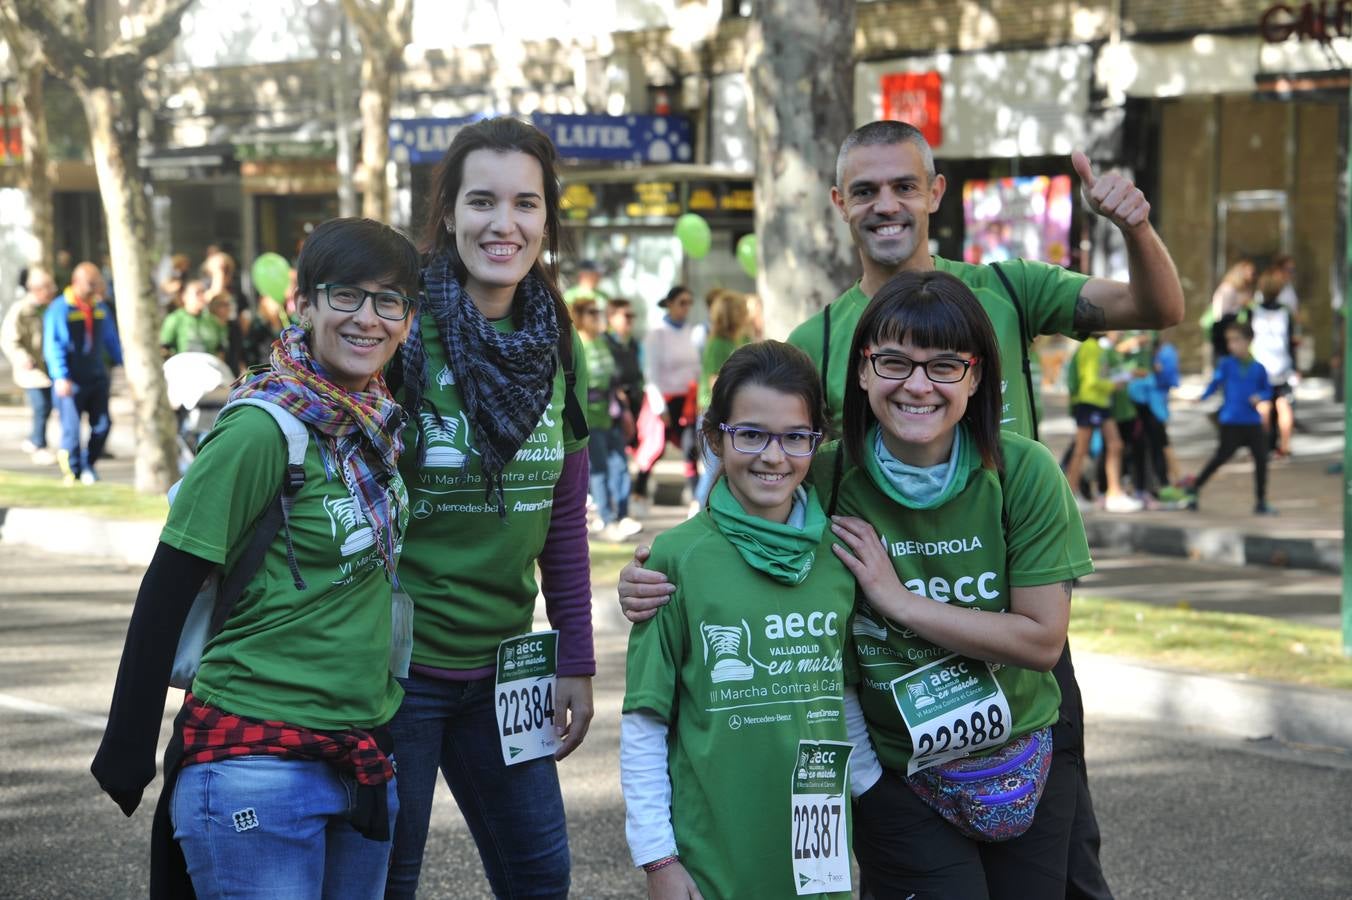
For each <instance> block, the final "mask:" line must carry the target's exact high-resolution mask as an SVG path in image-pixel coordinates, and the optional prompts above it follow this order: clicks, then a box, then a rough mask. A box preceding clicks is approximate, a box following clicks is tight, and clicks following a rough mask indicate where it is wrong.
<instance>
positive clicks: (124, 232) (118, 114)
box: [76, 66, 178, 493]
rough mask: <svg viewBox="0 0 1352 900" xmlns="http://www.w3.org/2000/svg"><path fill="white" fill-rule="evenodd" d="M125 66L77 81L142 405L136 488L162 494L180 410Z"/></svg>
mask: <svg viewBox="0 0 1352 900" xmlns="http://www.w3.org/2000/svg"><path fill="white" fill-rule="evenodd" d="M108 68H109V70H112V69H113V67H112V66H109V67H108ZM120 69H121V70H119V71H109V72H108V81H107V83H106V84H103V85H100V86H87V85H83V84H80V83H77V84H76V90H77V91H78V93H79V95H80V99H81V101H82V102H83V104H84V108H85V118H86V119H87V120H88V122H89V141H90V146H91V149H92V150H93V154H94V168H95V171H96V172H97V173H98V178H99V193H100V194H101V195H102V198H103V210H104V215H105V217H106V218H107V222H108V249H109V254H110V256H111V257H112V261H113V281H114V284H115V285H116V288H117V330H118V334H119V336H120V338H121V340H122V357H123V361H124V365H125V367H126V373H127V382H128V384H130V386H131V392H132V399H133V401H134V403H135V407H136V422H135V426H134V427H135V433H136V471H135V484H136V489H137V490H138V491H142V492H147V493H162V492H164V491H166V490H168V489H169V486H170V485H171V484H173V482H174V481H175V479H177V478H178V449H177V446H176V442H175V439H174V430H175V423H174V412H173V409H172V408H171V407H170V405H169V397H168V395H167V394H166V393H165V382H164V369H163V368H162V367H161V364H160V348H159V334H158V333H157V327H156V326H157V323H158V322H159V306H158V301H157V299H156V297H155V286H154V284H153V279H152V277H151V264H150V256H149V250H148V249H147V248H149V247H150V246H151V233H150V229H151V222H150V208H149V203H148V202H147V200H146V197H147V192H148V185H147V182H146V179H145V176H144V174H143V173H142V172H141V170H140V169H139V168H138V167H137V157H136V148H137V143H138V135H137V133H136V128H137V119H138V112H139V111H138V109H137V107H138V106H139V102H138V101H139V97H140V91H139V88H138V86H137V78H138V77H139V71H138V68H137V67H136V66H126V67H120Z"/></svg>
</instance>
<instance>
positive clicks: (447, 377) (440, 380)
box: [437, 366, 455, 387]
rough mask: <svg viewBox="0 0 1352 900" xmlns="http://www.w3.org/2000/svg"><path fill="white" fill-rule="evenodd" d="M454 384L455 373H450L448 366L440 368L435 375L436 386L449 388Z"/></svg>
mask: <svg viewBox="0 0 1352 900" xmlns="http://www.w3.org/2000/svg"><path fill="white" fill-rule="evenodd" d="M453 384H455V373H454V372H452V371H451V367H450V366H442V367H441V371H440V372H438V373H437V386H438V387H450V386H451V385H453Z"/></svg>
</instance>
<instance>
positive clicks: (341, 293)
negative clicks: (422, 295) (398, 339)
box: [315, 284, 414, 322]
mask: <svg viewBox="0 0 1352 900" xmlns="http://www.w3.org/2000/svg"><path fill="white" fill-rule="evenodd" d="M315 289H316V290H318V291H320V292H321V293H322V294H323V295H324V299H325V300H327V301H328V304H329V308H330V309H332V310H335V311H337V312H345V313H354V312H356V311H358V310H359V309H361V307H362V304H363V303H365V302H366V298H367V297H370V298H371V307H372V308H373V309H374V310H375V311H376V315H378V316H380V318H382V319H389V320H390V321H391V322H402V321H404V320H405V319H407V318H408V311H409V309H410V308H412V306H413V303H414V300H413V298H412V297H405V296H404V295H403V294H397V293H395V292H394V291H368V290H366V288H359V287H356V286H355V285H350V284H317V285H315Z"/></svg>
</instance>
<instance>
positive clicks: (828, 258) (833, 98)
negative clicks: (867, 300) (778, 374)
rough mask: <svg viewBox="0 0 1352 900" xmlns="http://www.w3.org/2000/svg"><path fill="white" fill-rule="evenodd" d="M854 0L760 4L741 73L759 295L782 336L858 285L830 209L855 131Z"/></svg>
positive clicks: (849, 250)
mask: <svg viewBox="0 0 1352 900" xmlns="http://www.w3.org/2000/svg"><path fill="white" fill-rule="evenodd" d="M854 34H855V4H854V0H758V2H757V3H756V4H755V5H754V7H753V13H752V21H751V27H750V28H749V29H748V32H747V54H746V72H747V83H748V84H749V85H750V88H751V93H750V96H751V102H750V107H751V109H750V112H751V121H752V126H753V130H754V132H755V134H756V136H757V143H756V232H757V237H758V245H759V260H758V269H759V271H758V274H757V278H756V290H757V291H758V292H759V293H760V295H761V299H762V300H763V302H764V304H765V321H766V326H767V331H768V334H767V337H775V338H783V337H784V336H785V335H787V334H788V332H789V331H791V330H792V329H793V328H794V326H796V325H798V324H799V323H800V322H802V321H803V320H804V319H806V318H807V317H808V316H810V315H812V314H813V313H815V312H816V311H817V310H819V309H821V308H822V307H823V306H825V305H826V304H827V303H829V302H831V301H832V300H834V299H835V298H836V297H838V296H839V295H840V294H842V293H844V292H845V290H847V289H848V288H849V286H850V285H851V284H852V283H853V282H854V281H855V279H857V278H858V277H859V257H858V253H857V252H856V251H855V249H854V245H853V243H852V242H851V240H850V235H849V230H848V229H847V228H846V227H845V225H844V223H842V222H841V221H840V216H839V214H838V213H837V212H836V209H835V207H834V206H832V204H831V185H832V183H833V182H834V181H835V167H836V152H837V150H838V149H839V148H840V142H841V141H842V140H844V139H845V136H846V135H847V134H849V133H850V131H851V129H852V128H853V126H854Z"/></svg>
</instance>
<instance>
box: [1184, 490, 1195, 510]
mask: <svg viewBox="0 0 1352 900" xmlns="http://www.w3.org/2000/svg"><path fill="white" fill-rule="evenodd" d="M1183 508H1184V509H1186V510H1187V511H1188V512H1197V495H1196V494H1189V495H1188V502H1187V504H1186V505H1185V506H1184V507H1183Z"/></svg>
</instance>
